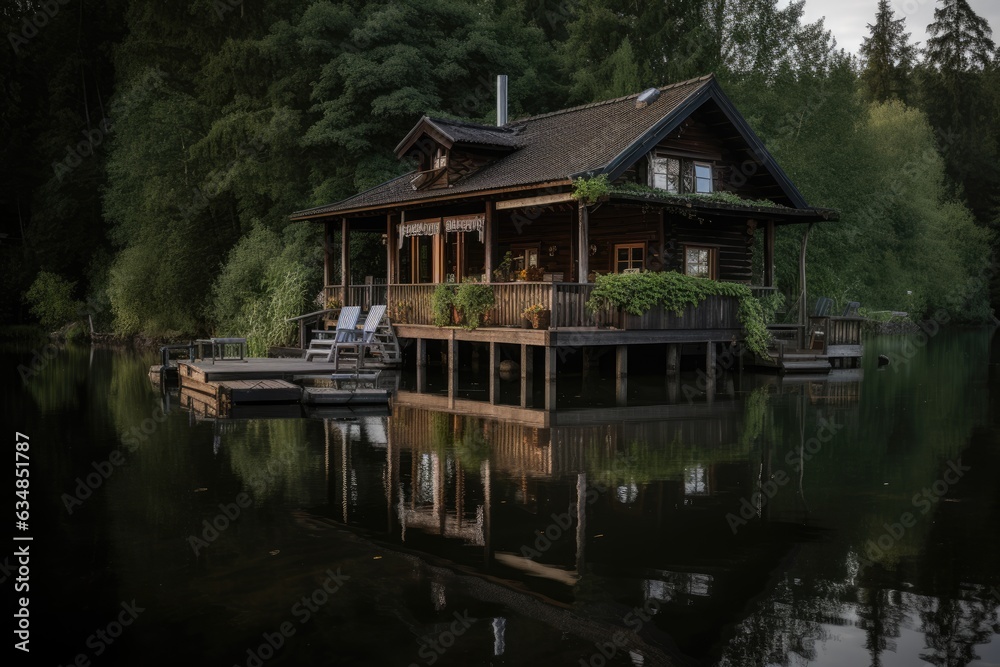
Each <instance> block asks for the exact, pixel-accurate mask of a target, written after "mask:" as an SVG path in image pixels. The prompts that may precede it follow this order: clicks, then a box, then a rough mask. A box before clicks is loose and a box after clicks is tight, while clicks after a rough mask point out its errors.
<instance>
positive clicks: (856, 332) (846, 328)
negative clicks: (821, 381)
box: [808, 315, 865, 354]
mask: <svg viewBox="0 0 1000 667" xmlns="http://www.w3.org/2000/svg"><path fill="white" fill-rule="evenodd" d="M864 321H865V319H864V318H863V317H830V316H825V317H816V316H815V315H813V316H811V317H810V318H809V341H808V344H809V346H810V347H812V346H813V344H814V341H816V340H817V339H818V340H820V341H822V343H823V346H822V351H823V354H828V353H829V351H830V347H831V346H837V345H861V325H862V323H864ZM817 334H818V335H817Z"/></svg>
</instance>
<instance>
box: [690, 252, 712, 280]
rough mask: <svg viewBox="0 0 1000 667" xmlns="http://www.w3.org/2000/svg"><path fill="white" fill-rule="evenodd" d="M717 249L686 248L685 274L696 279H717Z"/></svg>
mask: <svg viewBox="0 0 1000 667" xmlns="http://www.w3.org/2000/svg"><path fill="white" fill-rule="evenodd" d="M715 256H716V249H715V248H707V247H704V246H692V245H689V246H684V273H685V275H689V276H694V277H696V278H711V279H713V280H714V279H715V278H716V261H715Z"/></svg>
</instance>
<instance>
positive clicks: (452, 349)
mask: <svg viewBox="0 0 1000 667" xmlns="http://www.w3.org/2000/svg"><path fill="white" fill-rule="evenodd" d="M452 333H454V332H452ZM457 393H458V341H457V340H456V339H455V336H454V335H453V336H452V337H451V338H449V339H448V407H450V408H453V407H455V396H456V394H457Z"/></svg>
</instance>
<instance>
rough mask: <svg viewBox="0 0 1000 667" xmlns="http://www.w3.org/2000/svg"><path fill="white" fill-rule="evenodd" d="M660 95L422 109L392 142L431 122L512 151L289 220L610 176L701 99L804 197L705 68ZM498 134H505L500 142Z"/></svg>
mask: <svg viewBox="0 0 1000 667" xmlns="http://www.w3.org/2000/svg"><path fill="white" fill-rule="evenodd" d="M659 90H660V92H661V95H660V98H659V99H658V100H657V101H656V102H654V103H652V104H649V105H648V106H645V107H644V108H641V109H637V108H636V103H635V99H636V97H638V94H636V95H629V96H627V97H620V98H617V99H613V100H606V101H603V102H596V103H593V104H587V105H584V106H578V107H573V108H571V109H563V110H561V111H554V112H551V113H546V114H542V115H538V116H531V117H528V118H522V119H518V120H515V121H512V122H511V123H508V124H507V125H506V126H504V127H502V128H497V127H491V126H487V125H478V124H475V123H466V122H460V121H448V120H443V119H436V118H434V119H432V118H428V117H424V118H422V119H421V121H420V123H418V124H417V126H416V127H414V129H413V130H412V131H411V132H410V133H409V134H408V135H407V137H406V138H405V139H404V140H403V141H402V142H401V143H400V145H399V147H397V149H398V150H400V149H403V148H404V147H405V146H406V144H407V142H408V141H410V142H412V140H413V138H414V136H415V135H414V133H415V132H417V131H418V129H419V128H420V126H421V124H423V123H428V122H429V123H432V124H433V125H434V127H435V128H437V130H438V131H440V132H442V133H444V134H445V135H447V136H448V137H450V138H451V139H452V140H453V142H454V143H478V144H484V145H493V146H508V147H509V148H510V149H512V151H511V152H510V153H509V154H507V155H503V156H502V157H499V158H498V159H497V160H496V161H494V162H493V163H491V164H489V165H487V166H485V167H483V168H482V169H480V170H479V171H477V172H475V173H473V174H471V175H469V176H468V177H466V178H464V179H463V180H461V181H459V182H458V183H456V184H454V185H452V186H449V187H448V188H445V189H425V190H414V189H413V187H412V186H411V185H410V181H411V179H412V178H413V174H414V172H409V173H407V174H404V175H402V176H399V177H397V178H394V179H392V180H389V181H386V182H385V183H382V184H381V185H377V186H375V187H374V188H371V189H370V190H366V191H364V192H361V193H359V194H357V195H354V196H353V197H348V198H347V199H344V200H341V201H339V202H336V203H333V204H328V205H326V206H320V207H317V208H312V209H308V210H304V211H298V212H296V213H293V214H292V216H291V218H292V219H293V220H302V219H307V218H315V217H321V216H325V215H327V214H336V213H350V212H357V211H364V210H368V211H375V210H378V209H381V208H391V207H395V206H399V205H401V204H404V203H408V202H419V201H421V200H425V199H436V198H442V197H454V196H457V195H461V194H463V193H469V194H471V193H475V192H480V191H489V190H496V189H500V188H511V187H530V186H532V185H536V184H545V183H554V182H565V184H566V185H569V183H570V182H571V181H572V179H574V178H576V177H578V176H581V175H588V176H590V175H597V174H600V173H607V174H608V175H609V176H610V177H611V178H612V179H613V178H615V177H616V176H617V175H618V174H620V173H621V171H623V170H624V169H625V168H627V167H628V166H630V165H631V164H632V163H634V162H635V160H637V159H638V158H639V157H641V156H642V155H644V154H645V153H646V152H647V151H648V150H650V149H651V148H652V146H654V145H655V144H656V142H657V141H659V140H660V139H662V137H663V136H665V135H666V133H667V132H670V131H672V130H673V129H674V128H676V127H677V125H678V124H679V123H681V122H682V121H683V120H684V119H686V118H687V117H688V116H689V115H690V114H691V113H692V112H693V111H694V110H695V109H697V108H698V107H699V106H700V105H701V104H703V103H704V102H705V101H707V100H709V99H714V100H715V101H716V103H718V104H719V106H720V107H721V108H722V109H723V110H724V111H725V112H726V115H727V116H729V117H730V120H731V121H732V122H733V123H734V125H736V126H737V127H738V128H739V130H740V132H741V134H743V135H744V137H745V138H746V140H747V142H748V144H749V145H750V147H751V148H752V149H753V150H754V152H755V154H757V155H759V156H765V159H764V160H762V162H763V166H764V167H765V168H766V169H767V170H768V171H769V172H770V173H771V174H772V175H773V176H774V177H775V179H776V180H777V181H778V182H779V184H780V185H781V187H782V190H784V191H785V193H786V195H787V196H788V199H789V200H790V201H791V202H792V203H793V204H794V205H795V207H797V208H806V207H807V205H806V203H805V200H804V199H803V198H802V196H801V194H799V193H798V191H797V190H796V189H795V186H794V185H792V183H791V181H790V180H788V177H787V176H785V174H784V172H782V171H781V169H780V167H778V166H777V164H776V163H774V161H773V160H772V159H770V157H769V155H768V154H767V151H766V149H765V148H764V146H763V143H761V142H760V140H759V139H758V138H757V137H756V135H755V134H754V133H753V131H752V130H751V129H750V127H749V126H747V125H746V122H745V121H744V120H743V118H742V117H741V116H740V115H739V113H738V112H737V111H736V110H735V108H734V107H733V106H732V103H731V102H729V100H728V98H727V97H726V96H725V94H724V93H723V92H722V90H721V88H720V87H719V85H718V83H717V82H716V81H715V79H714V77H713V76H712V75H708V76H704V77H700V78H697V79H691V80H689V81H683V82H680V83H675V84H672V85H669V86H664V87H662V88H660V89H659ZM500 142H509V143H507V144H505V143H500Z"/></svg>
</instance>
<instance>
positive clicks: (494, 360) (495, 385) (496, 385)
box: [490, 342, 500, 405]
mask: <svg viewBox="0 0 1000 667" xmlns="http://www.w3.org/2000/svg"><path fill="white" fill-rule="evenodd" d="M499 400H500V346H499V345H498V344H497V343H495V342H491V343H490V405H496V404H497V401H499Z"/></svg>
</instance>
